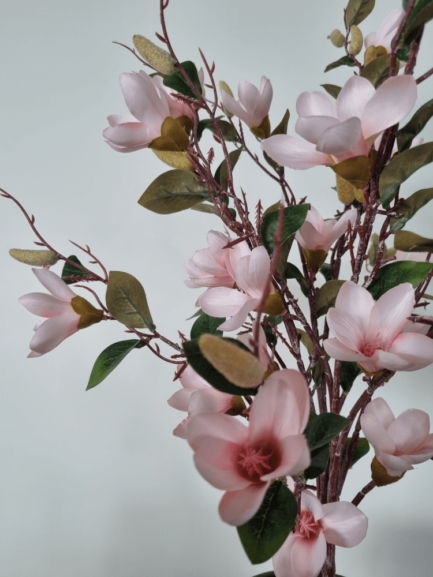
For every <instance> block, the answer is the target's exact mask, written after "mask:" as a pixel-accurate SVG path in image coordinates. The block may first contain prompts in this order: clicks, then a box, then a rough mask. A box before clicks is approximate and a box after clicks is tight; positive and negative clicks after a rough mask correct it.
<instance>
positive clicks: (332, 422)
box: [304, 413, 350, 451]
mask: <svg viewBox="0 0 433 577" xmlns="http://www.w3.org/2000/svg"><path fill="white" fill-rule="evenodd" d="M347 425H350V421H349V420H348V419H345V418H344V417H342V416H341V415H336V414H335V413H322V414H321V415H317V416H316V417H315V418H313V419H312V420H310V421H309V422H308V425H307V427H306V429H305V431H304V435H305V437H306V438H307V441H308V446H309V447H310V451H313V450H314V449H317V448H319V447H323V445H326V444H327V443H329V442H330V441H332V439H333V438H334V437H336V436H337V435H339V434H340V433H341V431H342V430H343V429H345V428H346V427H347Z"/></svg>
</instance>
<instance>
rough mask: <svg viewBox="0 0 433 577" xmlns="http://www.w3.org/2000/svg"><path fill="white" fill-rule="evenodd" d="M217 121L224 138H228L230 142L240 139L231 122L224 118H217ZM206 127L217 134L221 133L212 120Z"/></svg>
mask: <svg viewBox="0 0 433 577" xmlns="http://www.w3.org/2000/svg"><path fill="white" fill-rule="evenodd" d="M217 122H218V126H219V127H220V129H221V132H222V135H223V137H224V140H227V141H228V142H237V141H238V136H237V134H236V130H235V129H234V127H233V126H232V125H231V124H230V122H227V120H222V119H221V120H220V119H219V118H218V119H217ZM206 128H207V129H208V130H210V131H211V132H212V133H213V134H215V136H219V134H218V132H217V131H216V129H215V126H214V125H213V123H212V122H211V123H210V124H209V125H208V126H206Z"/></svg>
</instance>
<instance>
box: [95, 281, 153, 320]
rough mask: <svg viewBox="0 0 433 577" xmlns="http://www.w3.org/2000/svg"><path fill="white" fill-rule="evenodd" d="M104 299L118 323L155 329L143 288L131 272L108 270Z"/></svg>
mask: <svg viewBox="0 0 433 577" xmlns="http://www.w3.org/2000/svg"><path fill="white" fill-rule="evenodd" d="M105 300H106V303H107V308H108V310H109V311H110V314H111V315H112V316H113V317H114V318H115V319H116V320H117V321H119V322H120V323H122V324H124V325H126V326H128V327H134V328H136V329H145V328H148V329H149V330H150V331H154V330H155V325H154V324H153V322H152V315H151V314H150V310H149V306H148V304H147V298H146V293H145V292H144V288H143V286H142V285H141V283H140V282H139V281H138V280H137V279H136V278H135V277H134V276H132V275H131V274H128V273H127V272H120V271H110V274H109V277H108V286H107V293H106V295H105Z"/></svg>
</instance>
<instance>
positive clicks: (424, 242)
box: [394, 230, 433, 252]
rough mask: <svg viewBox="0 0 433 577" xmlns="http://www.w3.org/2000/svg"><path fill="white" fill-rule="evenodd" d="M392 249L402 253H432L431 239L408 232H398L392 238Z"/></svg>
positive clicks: (432, 240)
mask: <svg viewBox="0 0 433 577" xmlns="http://www.w3.org/2000/svg"><path fill="white" fill-rule="evenodd" d="M394 248H395V249H396V250H402V251H404V252H433V239H431V238H425V237H424V236H420V235H419V234H415V233H414V232H409V231H408V230H398V231H397V232H396V233H395V236H394Z"/></svg>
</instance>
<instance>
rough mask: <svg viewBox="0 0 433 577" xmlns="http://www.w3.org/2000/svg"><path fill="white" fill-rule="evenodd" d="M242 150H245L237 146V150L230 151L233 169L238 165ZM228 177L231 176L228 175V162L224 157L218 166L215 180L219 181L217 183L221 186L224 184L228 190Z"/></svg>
mask: <svg viewBox="0 0 433 577" xmlns="http://www.w3.org/2000/svg"><path fill="white" fill-rule="evenodd" d="M242 150H243V149H242V148H237V149H236V150H233V151H232V152H230V154H229V158H230V164H231V167H232V170H233V169H234V167H235V166H236V163H237V161H238V160H239V157H240V155H241V152H242ZM228 178H229V177H228V172H227V163H226V161H225V159H224V160H223V161H222V162H221V164H220V165H219V166H218V168H217V170H216V172H215V180H216V181H217V183H218V184H219V185H220V186H222V187H223V188H224V190H227V187H228V184H229V180H228Z"/></svg>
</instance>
